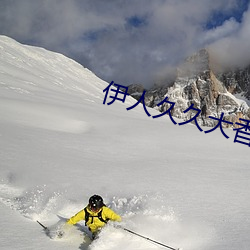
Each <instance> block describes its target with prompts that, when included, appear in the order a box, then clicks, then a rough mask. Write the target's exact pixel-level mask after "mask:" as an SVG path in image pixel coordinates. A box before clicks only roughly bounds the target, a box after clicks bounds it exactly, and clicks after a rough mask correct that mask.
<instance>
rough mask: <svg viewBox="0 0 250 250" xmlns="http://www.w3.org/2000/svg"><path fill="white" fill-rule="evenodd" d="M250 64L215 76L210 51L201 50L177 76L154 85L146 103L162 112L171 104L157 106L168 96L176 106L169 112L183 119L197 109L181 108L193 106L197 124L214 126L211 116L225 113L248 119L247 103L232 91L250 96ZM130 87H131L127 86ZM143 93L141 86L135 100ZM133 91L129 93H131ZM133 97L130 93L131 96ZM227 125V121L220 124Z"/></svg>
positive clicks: (229, 117) (236, 119) (234, 119)
mask: <svg viewBox="0 0 250 250" xmlns="http://www.w3.org/2000/svg"><path fill="white" fill-rule="evenodd" d="M249 85H250V67H249V68H248V69H245V70H238V71H235V72H232V71H231V72H227V73H223V74H218V75H215V74H214V72H213V71H212V69H211V67H210V60H209V53H208V51H207V50H205V49H203V50H200V51H199V52H198V53H196V54H195V55H193V56H191V57H189V58H187V60H186V61H185V62H184V63H183V64H182V65H181V66H180V67H179V68H178V69H177V77H176V79H175V81H174V82H173V84H172V85H171V86H170V87H169V86H161V87H153V88H152V89H149V90H148V91H147V93H146V96H145V103H146V105H147V106H149V107H154V108H156V109H158V110H159V111H161V112H164V111H166V110H167V109H168V108H169V107H170V104H168V103H164V104H163V105H161V106H159V107H158V106H157V104H158V103H160V102H161V101H162V100H164V98H165V97H166V96H167V97H168V101H171V102H174V103H175V106H174V109H173V110H172V112H171V114H172V116H173V117H178V118H181V119H184V120H189V119H190V117H192V116H194V115H195V114H196V111H189V112H186V113H184V111H185V110H186V109H187V108H188V107H190V106H191V104H193V105H194V108H197V109H200V110H201V114H200V116H199V118H198V119H197V120H198V123H199V124H200V125H206V126H214V125H216V124H217V123H218V122H217V121H216V120H214V119H211V118H209V116H212V117H220V115H221V113H222V112H223V113H224V118H223V119H224V120H227V121H230V122H233V123H235V122H239V118H244V119H247V120H249V119H250V116H249V114H250V109H249V107H248V105H247V103H246V102H245V101H243V100H240V99H237V98H236V97H235V96H234V95H233V94H236V93H241V94H242V95H244V96H245V97H249V99H250V90H249ZM130 89H133V88H132V87H131V86H130ZM142 92H143V89H142V88H139V90H138V88H137V89H136V95H137V99H139V97H140V96H141V93H142ZM131 93H132V92H131ZM132 96H133V95H132ZM223 125H224V126H225V127H228V124H226V123H224V124H223Z"/></svg>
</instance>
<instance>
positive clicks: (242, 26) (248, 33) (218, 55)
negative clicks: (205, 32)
mask: <svg viewBox="0 0 250 250" xmlns="http://www.w3.org/2000/svg"><path fill="white" fill-rule="evenodd" d="M226 25H227V24H225V25H223V26H222V27H221V28H220V29H227V28H226V27H225V26H226ZM237 25H238V27H237V28H236V29H233V31H232V32H231V33H228V34H227V35H225V36H224V37H222V38H221V39H217V40H215V41H214V42H213V43H211V44H210V51H211V52H212V53H213V57H214V59H215V60H216V61H217V63H218V64H220V65H224V67H245V66H247V65H249V64H250V56H249V51H250V43H249V40H250V10H249V9H248V11H246V12H245V13H244V15H243V18H242V22H241V23H238V24H237Z"/></svg>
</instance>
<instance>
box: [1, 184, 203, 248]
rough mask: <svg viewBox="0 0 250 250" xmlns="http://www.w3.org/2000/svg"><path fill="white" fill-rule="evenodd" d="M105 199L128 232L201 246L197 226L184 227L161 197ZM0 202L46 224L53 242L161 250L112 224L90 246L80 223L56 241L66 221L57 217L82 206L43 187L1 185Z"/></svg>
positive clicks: (173, 244)
mask: <svg viewBox="0 0 250 250" xmlns="http://www.w3.org/2000/svg"><path fill="white" fill-rule="evenodd" d="M107 199H108V200H109V202H108V203H107V206H109V207H111V208H112V209H114V210H115V211H117V212H118V213H119V214H120V215H121V216H122V217H123V222H122V223H121V224H122V226H124V227H125V228H128V229H129V230H132V231H135V232H137V233H139V234H141V235H143V236H146V237H149V236H150V237H152V238H153V239H154V240H156V241H157V240H158V241H159V242H161V243H164V242H162V240H160V239H166V242H165V244H167V243H168V244H169V245H170V246H175V247H176V248H177V245H178V244H179V245H180V244H183V245H185V246H186V248H185V249H192V247H194V246H196V249H198V248H197V246H199V244H204V239H203V241H200V242H199V240H197V235H199V232H198V230H199V227H200V225H196V229H194V228H191V227H190V225H188V226H187V225H185V223H184V222H182V221H180V220H179V217H178V215H176V214H175V212H174V211H173V209H172V208H169V207H166V206H165V205H164V197H163V196H161V195H141V196H134V197H130V198H125V197H124V198H116V197H110V198H108V197H107ZM0 202H2V203H3V204H4V205H6V206H7V207H9V208H10V209H12V210H15V211H17V212H18V213H20V215H21V216H24V217H25V218H27V219H29V220H32V221H34V222H36V220H39V221H42V222H45V225H46V226H48V228H49V229H50V235H49V236H50V237H51V238H53V240H56V241H65V243H67V244H69V245H71V244H72V243H73V242H74V245H75V244H76V243H77V244H78V243H79V249H82V250H86V249H89V250H98V249H102V250H106V249H107V250H108V249H119V247H124V245H120V244H123V243H119V242H120V240H121V239H123V242H124V240H125V241H126V242H128V245H127V246H126V247H127V248H126V249H144V250H150V249H162V247H160V246H159V245H157V244H155V243H152V242H150V241H147V240H145V239H143V238H140V237H138V236H135V235H133V234H130V233H128V232H125V231H124V230H122V229H116V228H114V227H113V225H112V224H113V223H110V225H108V226H106V227H105V228H104V229H103V230H102V232H101V233H100V235H99V238H98V239H97V240H95V241H94V242H92V243H91V241H90V240H89V237H88V236H87V234H88V232H87V229H86V227H85V226H84V223H83V222H80V223H79V225H78V224H77V225H76V226H74V227H72V228H71V229H68V230H67V231H66V233H65V235H64V237H63V238H62V239H58V238H57V237H56V234H57V231H58V230H60V229H61V228H63V225H64V223H65V220H64V219H61V220H59V219H58V216H56V215H57V214H61V215H63V217H64V216H65V217H66V218H69V217H70V216H71V215H73V214H74V212H75V211H77V210H78V209H79V208H80V209H82V208H83V207H82V204H79V203H76V202H72V201H69V200H66V199H65V197H64V195H63V192H62V193H51V192H50V191H49V188H47V187H46V185H44V186H42V187H36V188H33V189H31V190H22V189H20V188H17V187H14V186H12V185H11V183H1V184H0ZM163 228H164V230H163ZM186 230H189V232H187V231H186ZM192 230H193V231H192ZM202 230H204V228H202ZM180 236H181V238H180ZM150 237H149V238H150ZM192 238H193V239H192ZM111 239H112V240H111ZM186 240H188V242H186Z"/></svg>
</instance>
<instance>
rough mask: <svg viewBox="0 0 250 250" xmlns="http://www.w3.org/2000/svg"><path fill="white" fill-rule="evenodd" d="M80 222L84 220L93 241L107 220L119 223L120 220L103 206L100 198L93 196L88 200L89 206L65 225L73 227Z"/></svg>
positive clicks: (118, 216)
mask: <svg viewBox="0 0 250 250" xmlns="http://www.w3.org/2000/svg"><path fill="white" fill-rule="evenodd" d="M80 220H85V226H87V227H88V228H89V230H90V231H91V232H92V238H93V239H94V238H95V237H96V236H97V234H98V233H99V231H100V230H101V228H102V227H104V226H105V225H106V223H107V222H108V221H109V220H112V221H118V222H120V221H121V220H122V219H121V217H120V215H118V214H116V213H115V212H114V211H113V210H111V209H110V208H108V207H106V206H105V204H104V203H103V199H102V197H101V196H99V195H96V194H95V195H93V196H91V197H90V198H89V204H88V205H87V206H86V207H85V208H84V209H82V210H81V211H79V212H78V213H77V214H75V215H74V216H72V217H71V218H70V219H69V220H68V221H67V224H69V225H74V224H76V223H77V222H78V221H80Z"/></svg>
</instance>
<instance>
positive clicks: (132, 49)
mask: <svg viewBox="0 0 250 250" xmlns="http://www.w3.org/2000/svg"><path fill="white" fill-rule="evenodd" d="M239 2H241V1H237V0H220V1H217V0H210V1H207V0H200V1H197V0H180V1H176V0H155V1H151V0H143V1H140V0H130V1H123V0H116V1H113V0H105V1H103V0H72V1H67V0H44V1H33V0H22V1H17V0H16V1H8V0H2V1H1V2H0V33H2V34H5V35H8V36H11V37H13V38H15V39H17V40H18V41H20V42H24V43H30V44H34V45H39V46H42V47H45V48H47V49H50V50H54V51H58V52H61V53H64V54H65V55H67V56H69V57H71V58H73V59H76V60H77V61H79V62H80V63H82V64H83V65H84V66H86V67H88V68H89V69H91V70H92V71H93V72H94V73H96V74H97V75H98V76H100V77H101V78H103V79H105V80H107V81H111V80H114V81H115V82H117V83H119V84H124V85H125V84H130V83H143V84H144V85H146V86H148V85H150V84H153V83H154V82H156V81H161V80H164V79H165V78H166V75H167V72H169V71H171V69H172V68H173V67H174V66H175V65H176V64H178V63H179V62H180V61H181V60H182V59H183V58H185V57H186V56H188V55H190V54H192V53H193V52H195V51H196V50H198V49H200V48H203V47H204V46H209V45H211V44H212V45H213V46H212V47H213V49H214V51H217V52H218V51H219V52H220V51H221V48H223V46H225V44H226V47H230V48H231V47H232V46H233V47H234V46H236V44H238V43H240V44H243V43H244V39H247V38H248V40H249V35H250V34H249V33H250V32H249V30H248V27H249V25H247V23H248V22H249V21H248V19H249V18H248V13H247V12H246V13H245V15H244V18H243V20H242V22H239V20H238V19H237V18H234V17H233V14H234V13H235V11H236V10H239V8H240V7H241V6H239ZM215 13H216V14H217V15H215ZM218 14H219V15H220V14H221V15H222V16H223V17H225V20H224V21H223V22H222V23H218V20H214V18H215V16H217V17H218ZM212 22H213V29H208V28H207V24H208V23H212ZM233 34H234V35H235V34H237V37H234V35H233ZM238 40H241V42H239V41H238ZM243 48H247V44H244V46H243ZM242 50H244V49H242ZM224 51H225V50H224ZM217 52H216V53H217ZM242 53H243V52H242ZM223 56H225V55H224V54H223ZM225 60H226V61H227V60H228V59H226V58H225Z"/></svg>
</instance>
